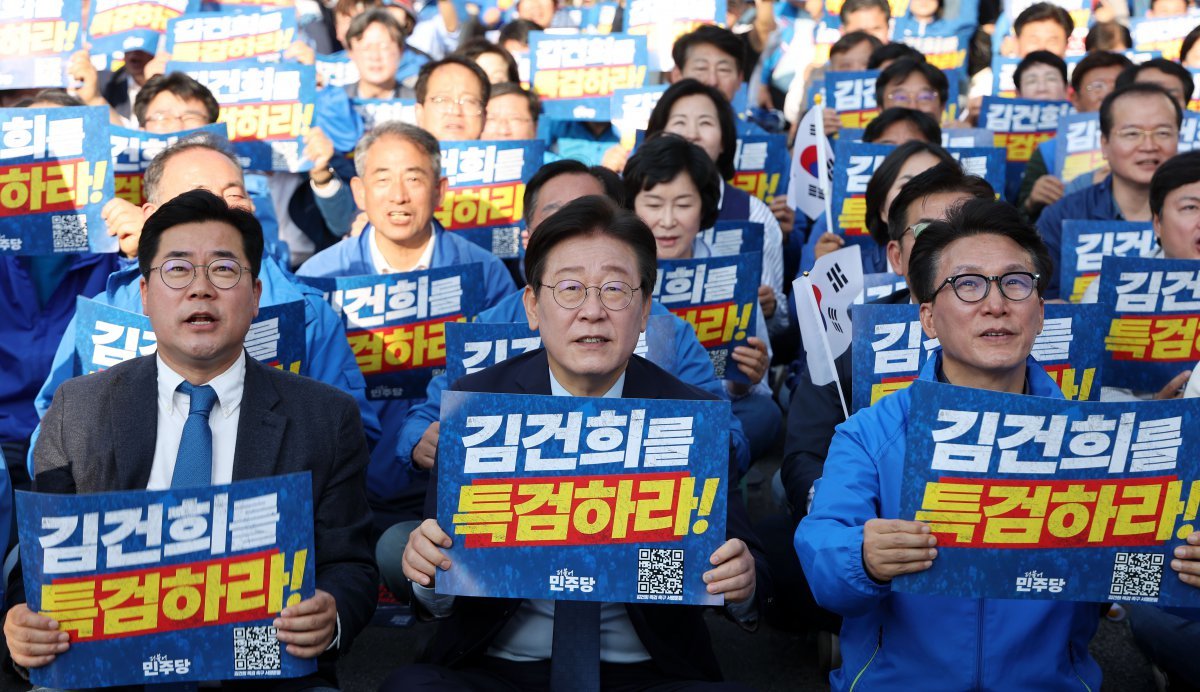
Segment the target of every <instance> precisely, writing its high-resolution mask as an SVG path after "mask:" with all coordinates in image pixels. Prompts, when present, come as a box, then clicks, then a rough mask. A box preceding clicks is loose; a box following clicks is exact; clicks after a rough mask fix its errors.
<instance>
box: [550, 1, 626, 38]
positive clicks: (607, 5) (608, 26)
mask: <svg viewBox="0 0 1200 692" xmlns="http://www.w3.org/2000/svg"><path fill="white" fill-rule="evenodd" d="M563 10H565V11H566V14H567V17H568V18H569V19H570V23H571V25H572V26H577V27H579V31H580V32H581V33H585V34H611V33H612V30H613V23H614V22H615V21H616V19H617V3H615V2H598V3H596V4H594V5H590V6H588V7H566V6H564V7H561V8H560V9H559V11H563Z"/></svg>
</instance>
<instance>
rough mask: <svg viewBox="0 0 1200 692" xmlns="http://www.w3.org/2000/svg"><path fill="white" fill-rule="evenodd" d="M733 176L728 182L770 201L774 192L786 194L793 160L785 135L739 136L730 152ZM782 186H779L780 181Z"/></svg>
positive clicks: (768, 202)
mask: <svg viewBox="0 0 1200 692" xmlns="http://www.w3.org/2000/svg"><path fill="white" fill-rule="evenodd" d="M733 169H734V173H733V178H731V179H730V180H729V184H730V185H733V186H734V187H736V188H738V189H739V190H742V191H743V192H746V193H749V194H750V195H752V196H754V197H757V198H759V199H761V200H762V201H764V202H766V203H767V204H770V203H771V201H772V200H773V199H775V196H776V195H779V194H784V195H786V194H787V181H788V180H789V179H790V177H791V170H792V159H791V155H789V154H788V149H787V135H742V136H741V137H738V140H737V148H736V150H735V151H734V155H733ZM781 182H782V184H783V187H782V188H781V187H780V184H781Z"/></svg>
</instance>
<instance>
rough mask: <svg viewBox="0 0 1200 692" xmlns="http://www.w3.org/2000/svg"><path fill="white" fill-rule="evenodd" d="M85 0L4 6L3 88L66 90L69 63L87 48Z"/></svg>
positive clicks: (0, 37) (0, 40) (0, 34)
mask: <svg viewBox="0 0 1200 692" xmlns="http://www.w3.org/2000/svg"><path fill="white" fill-rule="evenodd" d="M82 23H83V7H82V4H81V0H54V1H52V2H47V1H45V0H8V1H7V2H4V3H2V4H0V89H28V88H37V87H66V86H69V84H68V83H67V63H68V61H70V59H71V54H72V53H74V52H75V51H77V50H79V49H80V48H81V47H82V46H83V38H82V36H81V35H80V33H81V25H82Z"/></svg>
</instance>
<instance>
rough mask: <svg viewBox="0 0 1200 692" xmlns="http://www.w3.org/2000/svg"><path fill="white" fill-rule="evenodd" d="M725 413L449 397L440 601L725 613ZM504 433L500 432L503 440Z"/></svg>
mask: <svg viewBox="0 0 1200 692" xmlns="http://www.w3.org/2000/svg"><path fill="white" fill-rule="evenodd" d="M728 417H729V403H728V402H725V401H668V400H655V399H609V398H600V397H593V398H579V397H553V396H527V395H514V394H483V393H477V392H457V391H448V392H445V393H443V394H442V420H441V426H442V427H441V443H440V445H439V448H438V487H437V498H438V503H437V504H438V524H439V525H441V526H442V527H443V528H444V529H445V530H446V531H447V532H448V533H449V534H450V535H451V536H455V542H454V547H452V548H450V549H448V550H447V551H446V553H447V555H448V556H449V557H450V559H451V561H452V562H453V566H452V567H451V568H450V569H448V570H446V571H444V572H439V573H438V578H437V587H436V588H437V591H438V593H448V594H457V595H462V596H492V597H501V598H549V599H562V600H586V601H605V602H617V603H620V602H630V603H636V602H662V603H689V604H701V605H717V604H720V603H721V602H722V600H723V598H722V597H721V596H714V595H711V594H709V593H707V590H706V588H705V584H704V581H703V579H702V577H701V575H702V574H703V573H704V572H705V571H707V570H708V569H710V567H711V565H710V563H709V559H708V558H709V556H711V555H712V553H713V551H714V550H716V549H717V548H718V547H720V545H721V544H722V543H724V542H725V513H726V508H727V504H726V493H727V491H728V488H727V487H726V484H727V483H728V478H727V475H726V474H727V469H728V465H729V456H728V451H727V450H728V448H729V429H728V425H725V422H726V421H727V420H728ZM502 429H503V430H502Z"/></svg>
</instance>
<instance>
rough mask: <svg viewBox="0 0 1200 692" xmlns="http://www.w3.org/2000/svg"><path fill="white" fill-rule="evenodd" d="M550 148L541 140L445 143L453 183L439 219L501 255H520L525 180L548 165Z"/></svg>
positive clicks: (445, 164) (444, 169)
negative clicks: (547, 155) (543, 164)
mask: <svg viewBox="0 0 1200 692" xmlns="http://www.w3.org/2000/svg"><path fill="white" fill-rule="evenodd" d="M545 152H546V144H545V142H542V141H541V140H514V141H505V142H501V141H494V142H489V141H481V142H480V141H470V142H442V175H444V176H445V177H446V179H447V180H448V181H449V183H450V187H449V189H448V190H447V191H446V196H445V197H443V198H442V204H441V206H439V207H438V209H437V211H435V212H434V213H433V216H434V218H435V219H437V220H438V223H440V224H442V227H443V228H445V229H446V230H447V231H451V232H454V233H461V234H462V235H463V237H465V238H467V239H468V240H470V241H471V242H473V243H475V244H476V245H478V246H480V247H482V248H483V249H485V250H488V251H489V252H491V253H492V254H493V255H495V256H497V257H501V258H512V257H518V256H520V252H521V218H522V216H523V215H524V211H525V183H524V181H526V180H529V179H530V178H531V177H533V174H534V173H536V172H537V169H539V168H541V167H542V158H543V157H544V156H545Z"/></svg>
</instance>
